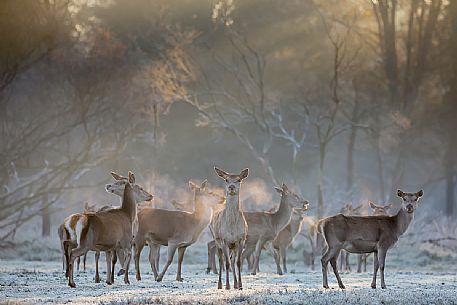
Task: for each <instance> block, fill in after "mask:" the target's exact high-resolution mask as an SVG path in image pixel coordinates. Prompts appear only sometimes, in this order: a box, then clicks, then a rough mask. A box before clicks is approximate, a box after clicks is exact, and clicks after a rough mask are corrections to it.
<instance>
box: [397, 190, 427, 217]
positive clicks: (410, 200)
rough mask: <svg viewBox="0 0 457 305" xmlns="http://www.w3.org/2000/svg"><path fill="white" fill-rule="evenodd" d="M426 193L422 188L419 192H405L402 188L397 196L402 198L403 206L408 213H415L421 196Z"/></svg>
mask: <svg viewBox="0 0 457 305" xmlns="http://www.w3.org/2000/svg"><path fill="white" fill-rule="evenodd" d="M423 195H424V191H422V190H420V191H419V192H416V193H405V192H402V191H401V190H398V191H397V196H398V197H400V198H401V199H402V204H401V207H402V209H403V210H405V211H406V212H407V213H414V211H415V210H416V208H417V206H418V203H419V198H420V197H422V196H423Z"/></svg>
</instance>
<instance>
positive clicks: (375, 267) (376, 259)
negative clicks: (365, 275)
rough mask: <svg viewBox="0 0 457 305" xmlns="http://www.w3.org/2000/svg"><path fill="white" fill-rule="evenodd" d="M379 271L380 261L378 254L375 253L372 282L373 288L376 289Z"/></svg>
mask: <svg viewBox="0 0 457 305" xmlns="http://www.w3.org/2000/svg"><path fill="white" fill-rule="evenodd" d="M378 269H379V261H378V252H375V253H374V256H373V281H371V288H373V289H376V275H377V273H378Z"/></svg>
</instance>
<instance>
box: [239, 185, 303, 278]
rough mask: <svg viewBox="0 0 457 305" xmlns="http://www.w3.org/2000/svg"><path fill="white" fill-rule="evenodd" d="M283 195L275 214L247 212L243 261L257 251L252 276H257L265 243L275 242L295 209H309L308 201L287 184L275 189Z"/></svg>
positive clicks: (245, 215)
mask: <svg viewBox="0 0 457 305" xmlns="http://www.w3.org/2000/svg"><path fill="white" fill-rule="evenodd" d="M275 190H276V191H277V192H278V193H280V194H281V200H280V202H279V208H278V210H277V211H276V212H275V213H268V212H245V213H244V217H245V218H246V221H247V223H248V234H247V238H246V246H245V249H244V251H243V260H244V259H246V258H248V257H250V256H251V254H252V253H254V251H255V255H254V262H253V266H252V268H251V274H252V275H255V274H256V273H257V269H258V268H259V258H260V254H261V252H262V249H263V247H264V245H265V243H267V242H269V241H273V240H274V239H275V238H276V237H277V236H278V234H279V233H280V232H281V231H282V230H283V229H284V228H285V227H286V226H287V225H288V224H289V223H290V220H291V217H292V212H293V210H294V209H300V210H306V209H308V201H306V200H304V199H303V198H301V197H300V196H298V195H297V194H295V193H293V192H291V191H290V190H289V189H288V188H287V186H286V185H285V184H283V185H282V187H275Z"/></svg>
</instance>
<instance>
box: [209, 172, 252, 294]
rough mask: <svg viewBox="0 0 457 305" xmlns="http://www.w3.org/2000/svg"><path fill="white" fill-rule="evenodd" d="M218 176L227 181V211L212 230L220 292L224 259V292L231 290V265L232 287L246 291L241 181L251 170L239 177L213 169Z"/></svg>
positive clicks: (218, 214) (217, 214)
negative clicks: (243, 275)
mask: <svg viewBox="0 0 457 305" xmlns="http://www.w3.org/2000/svg"><path fill="white" fill-rule="evenodd" d="M214 170H215V171H216V173H217V175H218V176H219V177H221V178H222V179H224V181H225V198H226V204H225V207H224V208H223V209H221V210H219V211H217V212H215V213H214V217H213V218H212V220H211V225H210V230H211V233H212V234H213V238H214V240H215V241H216V245H217V254H218V256H219V281H218V284H217V288H218V289H222V265H223V262H224V259H225V275H226V277H225V288H226V289H230V279H229V272H230V264H231V265H232V266H233V268H232V274H233V287H234V288H235V289H243V283H242V280H241V254H242V251H243V248H244V242H245V240H246V233H247V231H248V225H247V223H246V220H245V219H244V215H243V212H242V211H241V206H240V186H241V181H243V180H244V179H246V177H247V176H248V174H249V169H247V168H246V169H244V170H242V171H241V173H239V174H230V173H227V172H225V171H223V170H221V169H219V168H217V167H214ZM235 261H236V265H237V269H238V279H237V277H236V272H235Z"/></svg>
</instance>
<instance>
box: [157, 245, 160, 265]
mask: <svg viewBox="0 0 457 305" xmlns="http://www.w3.org/2000/svg"><path fill="white" fill-rule="evenodd" d="M159 263H160V245H157V250H156V270H159V269H160V268H159V267H160V266H159Z"/></svg>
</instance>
